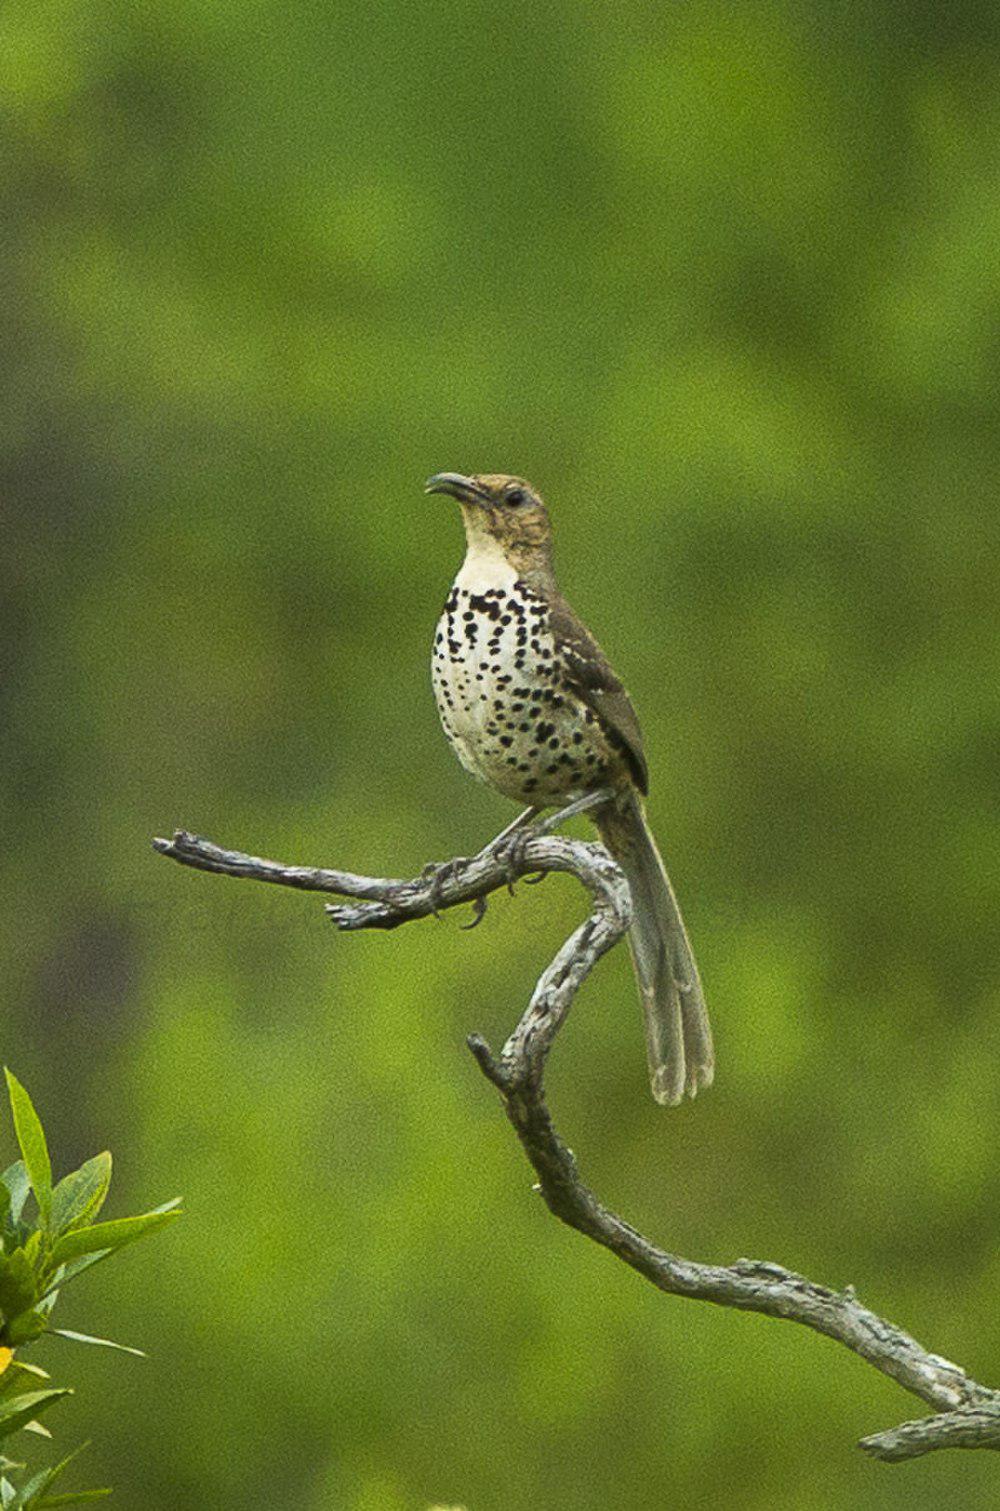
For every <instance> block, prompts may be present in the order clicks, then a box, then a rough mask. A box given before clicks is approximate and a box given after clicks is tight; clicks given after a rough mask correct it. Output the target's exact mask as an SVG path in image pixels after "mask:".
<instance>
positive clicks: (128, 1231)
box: [51, 1203, 180, 1265]
mask: <svg viewBox="0 0 1000 1511" xmlns="http://www.w3.org/2000/svg"><path fill="white" fill-rule="evenodd" d="M179 1216H180V1213H179V1212H178V1211H177V1210H176V1207H175V1206H174V1204H173V1203H170V1204H168V1206H166V1207H158V1208H156V1209H155V1210H154V1211H152V1212H144V1213H143V1214H142V1215H141V1216H140V1217H119V1218H118V1219H117V1220H116V1221H114V1222H97V1223H94V1224H93V1225H92V1226H91V1227H89V1228H76V1229H74V1230H73V1232H71V1233H64V1234H63V1235H62V1237H61V1238H58V1239H57V1240H56V1242H55V1246H54V1247H53V1250H52V1261H51V1262H52V1264H54V1265H59V1264H65V1262H66V1260H68V1259H76V1258H78V1257H79V1255H81V1254H93V1253H96V1252H97V1250H98V1249H120V1248H123V1247H124V1245H125V1244H127V1243H134V1242H135V1240H136V1239H137V1238H143V1237H144V1236H145V1235H146V1234H147V1233H153V1232H155V1230H156V1229H157V1228H162V1227H163V1226H164V1225H165V1224H166V1223H168V1222H172V1221H173V1219H174V1218H175V1217H179Z"/></svg>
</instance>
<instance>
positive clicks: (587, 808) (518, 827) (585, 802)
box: [487, 787, 614, 892]
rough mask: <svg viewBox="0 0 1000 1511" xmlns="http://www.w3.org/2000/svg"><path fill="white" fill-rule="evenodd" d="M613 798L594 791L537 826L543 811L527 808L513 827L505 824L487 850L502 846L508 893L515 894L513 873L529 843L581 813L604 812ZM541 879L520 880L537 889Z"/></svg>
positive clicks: (603, 791)
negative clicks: (506, 869)
mask: <svg viewBox="0 0 1000 1511" xmlns="http://www.w3.org/2000/svg"><path fill="white" fill-rule="evenodd" d="M613 798H614V793H613V792H612V790H611V788H610V787H595V788H594V790H593V792H585V793H584V794H583V796H582V797H578V798H574V800H573V802H571V803H567V804H566V805H565V807H563V808H559V809H557V810H556V812H555V813H553V814H550V815H549V817H548V818H547V819H543V820H542V821H541V823H538V822H536V820H537V819H538V817H539V815H540V814H541V812H542V809H541V808H526V809H525V810H524V812H523V813H522V814H520V815H519V816H518V817H517V818H516V819H515V820H514V822H513V823H512V824H508V825H507V827H506V829H504V831H503V832H502V833H501V834H498V835H497V837H496V839H495V840H493V842H492V844H490V845H489V846H487V848H488V849H490V850H492V849H493V848H494V846H496V845H499V844H501V843H503V845H504V850H505V855H504V859H505V860H506V862H507V868H508V880H507V887H508V890H509V891H511V892H513V890H514V881H515V879H516V873H517V872H519V871H520V869H521V864H522V861H523V859H524V847H525V846H526V845H527V844H528V842H529V840H532V839H537V838H538V836H539V835H543V834H551V833H552V831H553V830H554V829H558V828H559V825H560V824H563V823H565V822H566V820H567V819H568V818H575V817H576V816H577V814H580V813H590V812H591V811H592V810H593V809H594V808H603V807H604V804H605V803H608V802H610V801H611V800H612V799H613ZM542 879H543V877H541V876H537V877H534V878H533V877H530V876H525V877H522V880H523V881H525V882H526V883H527V884H528V885H529V886H534V885H536V883H537V882H539V881H541V880H542Z"/></svg>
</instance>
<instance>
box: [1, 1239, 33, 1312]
mask: <svg viewBox="0 0 1000 1511" xmlns="http://www.w3.org/2000/svg"><path fill="white" fill-rule="evenodd" d="M37 1300H38V1285H37V1282H36V1280H35V1272H34V1270H33V1269H32V1267H31V1264H30V1263H29V1261H28V1257H27V1255H26V1254H25V1252H24V1250H23V1249H15V1250H14V1252H13V1254H5V1255H4V1256H3V1258H0V1312H2V1313H3V1315H4V1318H5V1320H8V1319H9V1318H11V1317H17V1316H18V1315H19V1314H20V1313H21V1312H25V1311H27V1310H28V1309H29V1307H32V1306H34V1305H35V1302H36V1301H37Z"/></svg>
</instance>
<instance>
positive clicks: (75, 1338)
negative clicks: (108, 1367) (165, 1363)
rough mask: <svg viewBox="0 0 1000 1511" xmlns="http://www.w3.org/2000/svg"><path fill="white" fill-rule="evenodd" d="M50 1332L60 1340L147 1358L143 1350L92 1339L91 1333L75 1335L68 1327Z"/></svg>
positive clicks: (57, 1328) (55, 1328)
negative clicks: (92, 1345)
mask: <svg viewBox="0 0 1000 1511" xmlns="http://www.w3.org/2000/svg"><path fill="white" fill-rule="evenodd" d="M50 1332H53V1333H55V1334H56V1336H57V1337H59V1338H69V1340H70V1342H71V1343H94V1344H96V1345H97V1346H98V1347H99V1348H116V1349H117V1350H118V1352H119V1353H122V1354H135V1356H136V1358H137V1359H145V1358H146V1357H147V1356H146V1355H145V1354H144V1353H143V1351H142V1349H141V1348H130V1347H129V1345H128V1344H127V1343H115V1342H113V1340H112V1339H111V1338H92V1337H91V1336H90V1334H89V1333H74V1332H71V1331H70V1329H69V1328H68V1327H53V1328H50Z"/></svg>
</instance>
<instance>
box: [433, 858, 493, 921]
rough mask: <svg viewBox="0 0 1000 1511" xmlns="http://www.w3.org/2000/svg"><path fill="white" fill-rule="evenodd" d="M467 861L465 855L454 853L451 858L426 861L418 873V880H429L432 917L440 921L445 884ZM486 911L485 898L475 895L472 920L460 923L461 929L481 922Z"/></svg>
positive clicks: (452, 878)
mask: <svg viewBox="0 0 1000 1511" xmlns="http://www.w3.org/2000/svg"><path fill="white" fill-rule="evenodd" d="M467 863H468V861H467V857H465V856H463V855H456V856H454V857H453V858H452V859H451V860H445V861H434V860H432V861H428V863H427V865H426V866H424V868H423V870H422V871H421V873H420V880H421V881H425V882H430V887H429V889H428V890H429V892H430V905H431V912H432V913H433V915H434V917H435V918H436V919H437V920H438V922H439V923H440V922H441V903H442V898H443V893H444V888H445V884H446V883H447V882H449V881H454V879H455V877H456V876H457V875H458V873H459V871H460V870H461V868H462V867H463V866H464V865H466V864H467ZM485 913H486V898H485V897H476V898H474V899H473V903H472V922H471V923H463V924H461V925H460V927H461V928H463V929H474V928H475V927H476V924H477V923H482V921H483V917H484V915H485Z"/></svg>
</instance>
